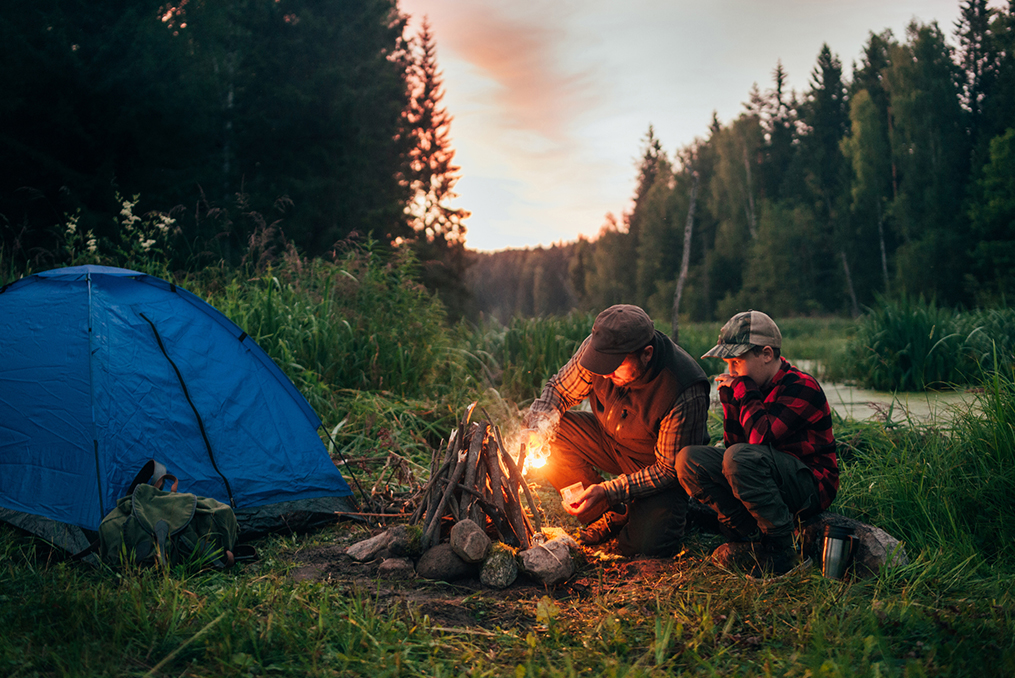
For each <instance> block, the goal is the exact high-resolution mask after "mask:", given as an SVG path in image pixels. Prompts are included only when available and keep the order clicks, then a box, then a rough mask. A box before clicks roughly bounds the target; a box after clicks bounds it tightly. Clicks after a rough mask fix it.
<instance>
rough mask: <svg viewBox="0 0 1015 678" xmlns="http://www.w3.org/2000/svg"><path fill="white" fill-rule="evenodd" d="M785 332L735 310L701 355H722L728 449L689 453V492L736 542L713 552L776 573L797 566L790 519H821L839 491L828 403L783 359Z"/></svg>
mask: <svg viewBox="0 0 1015 678" xmlns="http://www.w3.org/2000/svg"><path fill="white" fill-rule="evenodd" d="M781 347H782V334H781V333H780V332H779V328H778V326H777V325H776V324H775V322H774V321H773V320H772V319H771V318H770V317H768V316H767V315H766V314H764V313H761V312H760V311H746V312H744V313H738V314H737V315H735V316H733V318H731V319H730V321H729V322H727V323H726V324H725V325H724V326H723V328H722V330H720V332H719V341H718V343H717V344H716V345H715V347H713V348H712V350H710V351H709V352H708V353H706V354H705V355H704V356H702V357H703V358H722V359H723V360H725V361H726V364H727V366H728V368H729V372H728V373H727V374H720V375H719V376H717V377H716V378H715V381H716V384H717V385H718V386H719V400H720V402H721V403H722V408H723V442H724V443H725V449H721V448H715V447H707V446H700V445H699V446H689V447H685V448H684V449H682V450H681V451H680V453H679V454H678V455H677V475H678V477H679V478H680V483H681V485H682V486H683V487H684V489H685V490H686V491H687V492H688V494H690V495H691V496H692V497H694V498H695V499H697V500H698V501H700V502H702V503H704V504H707V505H709V506H711V507H712V508H714V509H715V510H716V511H717V512H718V514H719V520H720V522H721V524H722V526H723V531H724V532H725V533H726V534H727V536H728V537H730V539H731V540H730V542H728V543H726V544H723V545H722V546H720V547H719V548H717V549H716V550H715V552H714V553H713V554H712V562H713V563H715V564H716V565H718V566H720V567H724V568H732V567H737V568H743V569H747V570H749V571H750V573H751V574H752V575H753V576H763V575H765V574H769V575H775V576H779V575H782V574H785V573H787V572H789V571H790V570H792V569H793V568H794V567H796V566H797V565H798V564H800V561H799V558H798V557H797V554H796V550H795V549H794V547H793V528H794V520H797V521H800V520H803V519H805V518H808V517H810V516H812V515H815V514H817V513H819V512H821V511H823V510H825V509H827V508H828V506H829V505H830V504H831V503H832V500H833V499H834V498H835V494H836V492H837V491H838V489H839V466H838V460H837V458H836V454H835V439H834V437H833V435H832V417H831V411H830V409H829V407H828V401H827V400H826V399H825V394H824V392H823V391H822V390H821V386H819V385H818V383H817V381H815V379H814V378H813V377H812V376H810V375H809V374H805V373H803V372H801V371H800V370H798V369H797V368H795V367H794V366H793V365H791V364H790V363H789V362H788V361H787V360H786V359H785V358H783V357H781Z"/></svg>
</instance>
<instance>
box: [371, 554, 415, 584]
mask: <svg viewBox="0 0 1015 678" xmlns="http://www.w3.org/2000/svg"><path fill="white" fill-rule="evenodd" d="M377 576H378V577H381V578H382V579H412V578H413V577H415V576H416V569H415V568H414V567H413V566H412V561H411V560H409V559H408V558H388V559H386V560H384V561H383V562H382V563H381V564H380V566H379V567H378V568H377Z"/></svg>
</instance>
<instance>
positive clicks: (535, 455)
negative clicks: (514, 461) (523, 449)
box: [522, 445, 550, 476]
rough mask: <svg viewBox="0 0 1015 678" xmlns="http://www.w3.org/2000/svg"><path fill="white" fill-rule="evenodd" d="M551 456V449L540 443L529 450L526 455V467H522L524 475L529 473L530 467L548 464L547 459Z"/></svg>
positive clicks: (540, 466)
mask: <svg viewBox="0 0 1015 678" xmlns="http://www.w3.org/2000/svg"><path fill="white" fill-rule="evenodd" d="M549 458H550V450H549V448H548V447H547V446H545V445H540V446H539V447H535V448H533V449H531V450H529V453H528V454H527V455H526V456H525V467H524V468H523V469H522V475H523V476H524V475H528V473H529V469H532V468H542V467H543V466H546V461H547V460H548V459H549Z"/></svg>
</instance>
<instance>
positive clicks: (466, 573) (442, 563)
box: [416, 542, 479, 581]
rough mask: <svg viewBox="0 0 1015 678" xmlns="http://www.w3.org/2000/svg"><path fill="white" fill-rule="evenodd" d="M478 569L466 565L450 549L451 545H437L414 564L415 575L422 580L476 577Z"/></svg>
mask: <svg viewBox="0 0 1015 678" xmlns="http://www.w3.org/2000/svg"><path fill="white" fill-rule="evenodd" d="M478 569H479V568H478V567H477V566H476V565H474V564H472V563H467V562H465V561H464V560H462V559H461V558H459V557H458V555H457V554H455V552H454V551H453V550H452V549H451V544H448V543H446V542H445V543H441V544H437V546H434V547H433V548H431V549H428V550H427V551H426V553H424V554H423V555H422V556H420V559H419V562H418V563H416V574H417V575H419V576H420V577H422V578H424V579H434V580H438V581H456V580H458V579H465V578H467V577H474V576H476V570H478Z"/></svg>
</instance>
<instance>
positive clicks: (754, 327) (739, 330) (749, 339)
mask: <svg viewBox="0 0 1015 678" xmlns="http://www.w3.org/2000/svg"><path fill="white" fill-rule="evenodd" d="M752 346H771V347H772V348H781V347H782V333H781V332H780V331H779V326H778V325H776V324H775V321H774V320H772V319H771V318H769V317H768V316H767V315H766V314H764V313H762V312H761V311H744V312H743V313H737V314H736V315H735V316H733V317H732V318H730V319H729V321H728V322H727V323H726V324H725V325H723V326H722V329H721V330H719V343H717V344H716V345H715V346H714V347H712V350H710V351H709V352H708V353H706V354H705V355H703V356H701V357H702V358H737V357H739V356H742V355H743V354H744V353H747V352H748V351H749V350H751V347H752Z"/></svg>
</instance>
